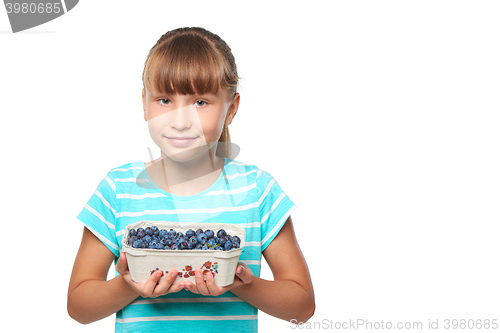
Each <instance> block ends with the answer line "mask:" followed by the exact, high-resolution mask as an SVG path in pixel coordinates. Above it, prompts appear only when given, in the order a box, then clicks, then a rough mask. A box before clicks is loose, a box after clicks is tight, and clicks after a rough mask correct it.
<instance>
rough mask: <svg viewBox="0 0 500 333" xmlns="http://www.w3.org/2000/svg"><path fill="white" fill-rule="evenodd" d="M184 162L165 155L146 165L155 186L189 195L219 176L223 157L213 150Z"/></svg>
mask: <svg viewBox="0 0 500 333" xmlns="http://www.w3.org/2000/svg"><path fill="white" fill-rule="evenodd" d="M212 150H213V149H209V150H208V153H205V154H202V155H200V156H197V157H195V158H194V159H192V160H190V161H186V162H177V161H174V160H172V159H170V158H169V157H168V156H166V155H165V154H164V153H163V151H162V152H161V157H160V158H159V159H157V160H155V161H153V162H152V163H148V164H149V166H148V165H146V169H147V170H148V173H149V175H150V177H151V178H152V180H153V181H154V183H155V184H156V186H158V187H159V188H161V189H162V190H164V191H166V192H168V193H170V194H173V195H179V196H191V195H195V194H198V193H201V192H203V191H205V190H206V189H207V188H209V187H210V186H211V185H212V184H213V183H214V182H215V181H216V180H217V178H219V176H220V174H221V172H222V168H223V167H224V159H222V158H220V157H218V156H216V155H215V150H213V151H212Z"/></svg>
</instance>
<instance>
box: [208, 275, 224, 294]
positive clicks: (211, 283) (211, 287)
mask: <svg viewBox="0 0 500 333" xmlns="http://www.w3.org/2000/svg"><path fill="white" fill-rule="evenodd" d="M207 288H208V291H209V292H210V295H212V296H219V295H220V294H222V293H224V292H225V291H226V290H225V288H221V287H219V286H218V285H216V284H215V279H214V276H213V275H212V273H207Z"/></svg>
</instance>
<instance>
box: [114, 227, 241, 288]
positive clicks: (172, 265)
mask: <svg viewBox="0 0 500 333" xmlns="http://www.w3.org/2000/svg"><path fill="white" fill-rule="evenodd" d="M151 226H157V227H158V229H160V230H161V229H167V230H170V229H173V230H175V231H176V232H182V233H184V234H185V233H186V231H188V230H189V229H193V230H195V231H196V230H197V229H202V230H204V231H205V230H207V229H210V230H213V231H214V233H215V234H217V231H218V230H219V229H224V230H225V231H226V232H227V234H228V235H231V236H238V237H239V238H240V240H241V243H240V247H239V248H238V249H232V250H229V251H219V250H199V249H197V250H195V249H193V250H155V249H143V248H134V247H132V246H130V245H128V237H129V231H130V229H136V230H137V229H138V228H144V229H146V227H151ZM244 246H245V228H242V227H239V226H237V225H234V224H227V223H197V222H168V221H139V222H136V223H132V224H129V225H128V226H127V227H126V229H125V234H124V236H123V239H122V251H123V252H125V253H126V255H127V262H128V266H129V270H130V275H131V278H132V280H134V281H135V282H138V283H141V282H145V281H147V280H148V278H149V277H150V275H151V274H152V273H153V272H154V271H157V270H161V271H163V273H164V276H162V278H161V279H164V278H165V275H166V273H167V272H169V271H170V270H172V269H176V270H177V271H178V272H179V273H178V276H177V277H176V279H175V281H174V283H177V282H180V281H187V280H189V281H192V282H193V283H195V275H194V272H195V270H196V269H198V268H201V269H202V271H203V274H204V275H205V274H206V273H207V272H211V273H212V274H213V275H214V281H215V283H216V284H217V285H218V286H220V287H224V286H227V285H230V284H231V283H233V281H234V273H235V271H236V266H237V265H238V259H239V257H240V254H241V252H242V251H243V248H244ZM161 279H160V280H161Z"/></svg>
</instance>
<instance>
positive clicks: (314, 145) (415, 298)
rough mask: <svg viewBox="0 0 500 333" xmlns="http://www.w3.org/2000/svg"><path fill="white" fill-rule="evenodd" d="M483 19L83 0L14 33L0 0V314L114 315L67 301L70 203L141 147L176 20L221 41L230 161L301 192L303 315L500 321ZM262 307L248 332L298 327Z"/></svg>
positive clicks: (36, 322) (494, 68) (77, 206)
mask: <svg viewBox="0 0 500 333" xmlns="http://www.w3.org/2000/svg"><path fill="white" fill-rule="evenodd" d="M275 3H279V4H275ZM499 14H500V5H499V4H498V2H496V1H481V2H478V1H336V2H327V1H307V2H305V1H301V2H298V1H288V2H284V1H283V2H281V1H278V2H271V1H250V2H246V4H241V2H238V1H226V2H217V1H188V2H187V1H151V0H149V1H135V2H132V1H80V3H79V4H78V5H77V6H76V7H75V8H74V9H73V10H72V11H70V12H68V13H67V14H66V15H64V16H62V17H60V18H58V19H56V20H54V21H51V22H48V23H46V24H44V25H41V26H38V27H35V28H32V29H30V30H27V31H25V32H20V33H16V34H12V33H11V31H10V25H9V22H8V18H7V14H6V12H5V11H4V10H3V8H0V31H1V34H0V48H1V52H0V88H1V90H0V91H1V92H0V94H1V95H0V96H1V97H0V111H1V113H0V117H1V122H0V135H1V137H0V138H1V151H2V155H1V159H2V160H1V163H0V168H1V169H0V171H1V174H2V186H1V188H2V192H3V193H4V196H3V200H2V222H3V227H2V242H1V248H2V251H3V255H2V268H1V272H2V274H1V279H2V281H1V282H2V287H3V292H2V296H3V297H2V298H3V300H4V307H5V308H6V309H7V310H6V311H7V312H5V310H4V311H3V314H2V316H3V317H4V322H9V323H11V324H13V325H16V326H17V325H20V326H19V327H20V328H19V331H22V332H26V331H37V330H38V329H40V328H42V327H43V328H44V327H57V328H60V329H61V330H62V331H71V332H75V333H76V332H111V331H112V330H113V325H114V316H112V317H109V318H107V319H104V320H101V321H99V322H96V323H93V324H90V325H88V326H84V325H80V324H78V323H77V322H75V321H73V320H72V319H71V318H70V317H69V316H68V315H67V312H66V293H67V286H68V282H69V278H70V274H71V269H72V265H73V261H74V258H75V255H76V252H77V250H78V246H79V242H80V238H81V233H82V225H81V224H80V223H78V222H77V220H76V216H77V215H78V213H79V212H80V211H81V209H82V208H83V206H84V205H85V203H86V202H87V200H88V199H89V198H90V196H91V195H92V193H93V191H94V190H95V188H96V186H97V184H98V182H99V181H100V180H101V179H102V177H103V176H104V175H105V174H106V172H107V171H109V170H110V169H111V168H114V167H116V166H119V165H122V164H124V163H128V162H132V161H148V160H149V155H148V151H147V147H153V148H155V146H154V143H153V142H152V140H151V139H150V138H149V134H148V130H147V124H146V122H145V121H144V120H143V115H142V105H141V88H142V82H141V73H142V69H143V65H144V61H145V59H146V55H147V53H148V51H149V49H150V48H151V47H152V46H153V45H154V44H155V43H156V41H157V39H158V38H159V37H160V36H161V35H162V34H163V33H165V32H166V31H168V30H171V29H174V28H178V27H182V26H201V27H205V28H207V29H209V30H211V31H213V32H215V33H217V34H219V35H220V36H221V37H222V38H223V39H224V40H225V41H226V42H227V43H228V44H229V45H230V47H231V48H232V50H233V53H234V55H235V57H236V61H237V64H238V70H239V74H240V76H241V77H242V78H243V79H242V80H241V86H240V92H241V104H240V109H239V111H238V114H237V116H236V118H235V120H234V122H233V124H232V125H231V126H230V133H231V137H232V141H233V142H234V143H237V144H238V145H239V146H240V147H241V153H240V155H239V156H238V157H237V160H239V161H241V162H244V163H249V164H255V165H257V166H258V167H260V168H262V169H264V170H266V171H268V172H269V173H270V174H272V175H273V176H274V177H275V178H276V180H277V181H278V183H279V184H280V185H281V187H282V188H283V189H284V190H285V192H286V193H287V194H288V195H289V196H290V198H291V199H292V201H294V203H295V204H297V210H296V211H295V212H294V213H293V221H294V225H295V229H296V233H297V238H298V240H299V243H300V245H301V248H302V250H303V252H304V255H305V257H306V259H307V262H308V265H309V268H310V271H311V275H312V279H313V283H314V287H315V295H316V306H317V309H316V313H315V315H314V317H313V318H312V319H311V324H314V323H316V328H317V329H318V330H320V327H318V326H319V323H320V322H322V321H324V320H327V321H330V320H332V321H334V322H345V321H347V322H348V321H349V320H351V321H356V320H357V319H364V320H368V321H371V322H373V323H379V324H380V322H381V321H382V320H383V321H384V323H387V322H392V323H393V325H396V323H397V322H399V321H401V322H406V321H410V322H414V321H421V322H422V323H423V325H424V326H423V327H424V328H426V327H427V325H428V321H429V319H430V320H433V321H435V320H439V325H440V328H443V327H444V326H443V325H444V320H445V319H474V320H477V319H482V320H484V319H490V320H492V319H498V321H500V287H499V285H500V283H499V281H500V268H499V264H500V261H499V254H500V251H499V250H500V242H499V240H498V239H499V231H500V227H499V221H500V220H499V217H500V211H499V199H500V173H499V170H500V157H499V142H500V141H499V140H500V130H499V127H500V115H499V112H500V108H499V106H500V98H499V88H500V79H499V78H500V62H499V59H500V46H499V39H500V20H499V19H498V17H499ZM155 151H156V150H155ZM290 264H291V265H293V263H290ZM263 277H266V278H269V279H270V278H272V275H271V274H270V272H269V270H268V269H264V271H263ZM259 317H260V319H259V328H260V331H261V332H285V331H296V330H297V329H293V326H291V325H290V323H288V322H286V321H281V320H278V319H275V318H273V317H270V316H268V315H266V314H264V313H262V312H261V313H260V316H259ZM49 325H50V326H49ZM323 328H324V327H323ZM360 328H363V327H360ZM229 329H230V328H229ZM358 331H362V330H361V329H359V330H358ZM422 331H426V330H422ZM464 331H467V330H461V332H464ZM471 331H472V330H471ZM476 331H478V330H476ZM480 331H485V330H484V329H482V330H480ZM486 331H488V330H486ZM489 331H492V330H491V329H490V330H489Z"/></svg>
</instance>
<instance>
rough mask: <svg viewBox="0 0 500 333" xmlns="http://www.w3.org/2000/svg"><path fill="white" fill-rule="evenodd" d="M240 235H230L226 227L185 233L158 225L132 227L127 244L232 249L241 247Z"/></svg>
mask: <svg viewBox="0 0 500 333" xmlns="http://www.w3.org/2000/svg"><path fill="white" fill-rule="evenodd" d="M240 243H241V240H240V238H239V237H238V236H231V235H228V234H227V232H226V231H225V230H224V229H220V230H219V231H217V234H216V233H215V232H214V231H213V230H210V229H208V230H205V231H203V230H202V229H198V230H196V231H194V230H192V229H189V230H188V231H186V234H185V235H184V234H183V233H182V232H176V231H175V230H173V229H170V230H169V231H167V230H166V229H161V230H159V229H158V227H157V226H151V227H146V228H138V229H137V230H135V229H130V231H129V233H128V239H127V244H128V245H129V246H132V247H133V248H136V249H146V248H147V249H155V250H216V251H217V250H219V251H231V250H233V249H238V248H239V247H240Z"/></svg>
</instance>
